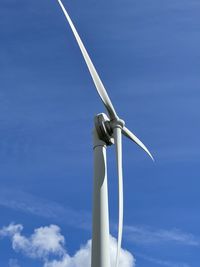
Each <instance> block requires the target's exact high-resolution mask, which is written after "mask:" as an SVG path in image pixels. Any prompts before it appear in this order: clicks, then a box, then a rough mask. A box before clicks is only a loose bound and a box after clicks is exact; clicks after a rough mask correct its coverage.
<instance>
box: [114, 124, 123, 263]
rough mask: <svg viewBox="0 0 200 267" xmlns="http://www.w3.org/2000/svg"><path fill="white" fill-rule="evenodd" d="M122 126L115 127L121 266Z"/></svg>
mask: <svg viewBox="0 0 200 267" xmlns="http://www.w3.org/2000/svg"><path fill="white" fill-rule="evenodd" d="M121 131H122V130H121V128H118V127H116V128H114V140H115V146H116V157H117V172H118V187H119V189H118V190H119V222H118V241H117V257H116V267H118V266H119V258H120V250H121V243H122V230H123V170H122V132H121Z"/></svg>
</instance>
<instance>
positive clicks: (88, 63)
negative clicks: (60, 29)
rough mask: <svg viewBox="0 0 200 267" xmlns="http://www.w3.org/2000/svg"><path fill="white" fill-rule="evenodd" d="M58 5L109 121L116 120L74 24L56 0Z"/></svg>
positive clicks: (109, 101) (108, 99)
mask: <svg viewBox="0 0 200 267" xmlns="http://www.w3.org/2000/svg"><path fill="white" fill-rule="evenodd" d="M58 3H59V4H60V6H61V8H62V11H63V13H64V15H65V17H66V19H67V21H68V23H69V25H70V27H71V30H72V32H73V34H74V36H75V38H76V41H77V43H78V45H79V48H80V50H81V52H82V55H83V57H84V59H85V62H86V64H87V67H88V69H89V72H90V74H91V76H92V79H93V81H94V84H95V86H96V89H97V91H98V93H99V95H100V97H101V100H102V101H103V103H104V105H105V107H106V109H107V111H108V114H109V116H110V118H111V119H115V118H117V114H116V111H115V109H114V107H113V105H112V103H111V100H110V98H109V96H108V94H107V92H106V89H105V87H104V85H103V83H102V81H101V79H100V77H99V75H98V73H97V71H96V69H95V67H94V65H93V63H92V61H91V59H90V57H89V55H88V53H87V51H86V49H85V46H84V44H83V42H82V40H81V38H80V36H79V34H78V32H77V30H76V28H75V26H74V24H73V22H72V20H71V18H70V16H69V14H68V13H67V11H66V9H65V7H64V5H63V3H62V2H61V0H58Z"/></svg>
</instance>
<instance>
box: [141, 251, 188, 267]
mask: <svg viewBox="0 0 200 267" xmlns="http://www.w3.org/2000/svg"><path fill="white" fill-rule="evenodd" d="M136 256H137V257H139V258H142V259H144V260H146V261H149V262H151V263H154V264H156V265H160V266H165V267H190V265H189V264H187V263H183V262H172V261H166V260H160V259H156V258H152V257H149V256H146V255H143V254H138V253H137V254H136Z"/></svg>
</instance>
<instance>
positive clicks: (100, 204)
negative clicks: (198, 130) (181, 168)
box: [57, 0, 153, 267]
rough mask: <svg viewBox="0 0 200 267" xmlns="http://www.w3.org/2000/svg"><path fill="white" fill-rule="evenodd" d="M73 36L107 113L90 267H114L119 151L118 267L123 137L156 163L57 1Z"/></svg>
mask: <svg viewBox="0 0 200 267" xmlns="http://www.w3.org/2000/svg"><path fill="white" fill-rule="evenodd" d="M57 1H58V3H59V5H60V7H61V9H62V11H63V13H64V15H65V17H66V19H67V21H68V24H69V26H70V28H71V30H72V32H73V34H74V37H75V39H76V41H77V44H78V46H79V48H80V50H81V53H82V55H83V58H84V60H85V63H86V65H87V67H88V70H89V72H90V75H91V77H92V79H93V82H94V84H95V87H96V90H97V92H98V94H99V96H100V98H101V100H102V102H103V104H104V106H105V108H106V110H107V112H108V116H107V115H106V114H104V113H101V114H98V115H96V116H95V118H94V130H93V142H94V143H93V149H94V189H93V219H92V220H93V222H92V258H91V267H111V263H110V255H109V254H110V252H109V250H110V248H109V213H108V186H107V164H106V148H107V147H108V146H111V145H113V144H114V145H115V147H116V161H117V173H118V191H119V219H118V241H117V252H116V263H115V266H116V267H118V266H119V259H120V250H121V242H122V229H123V171H122V134H123V135H124V136H126V137H128V138H129V139H130V140H132V141H133V142H134V143H136V144H137V145H138V146H139V147H140V148H142V149H143V150H144V151H145V152H146V153H147V154H148V155H149V156H150V157H151V159H152V160H153V157H152V155H151V153H150V152H149V150H148V149H147V148H146V146H145V145H144V144H143V143H142V142H141V141H140V140H139V139H138V138H137V137H136V136H135V135H134V134H133V133H132V132H131V131H130V130H128V128H126V127H125V122H124V121H123V120H122V119H120V118H119V117H118V115H117V113H116V111H115V109H114V107H113V105H112V102H111V100H110V98H109V96H108V94H107V91H106V89H105V87H104V85H103V83H102V81H101V79H100V77H99V75H98V73H97V71H96V69H95V67H94V65H93V63H92V61H91V59H90V57H89V55H88V52H87V50H86V48H85V46H84V44H83V42H82V40H81V38H80V36H79V34H78V32H77V30H76V28H75V26H74V24H73V22H72V20H71V18H70V16H69V14H68V12H67V10H66V8H65V7H64V5H63V3H62V1H61V0H57Z"/></svg>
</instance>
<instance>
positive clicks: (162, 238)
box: [124, 226, 200, 246]
mask: <svg viewBox="0 0 200 267" xmlns="http://www.w3.org/2000/svg"><path fill="white" fill-rule="evenodd" d="M124 234H125V238H126V239H127V240H129V241H131V242H134V243H141V244H165V243H169V242H171V243H174V244H179V245H187V246H199V245H200V240H199V238H197V237H195V236H194V235H193V234H191V233H185V232H183V231H181V230H179V229H171V230H164V229H158V230H152V229H150V228H149V227H144V226H125V227H124Z"/></svg>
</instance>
